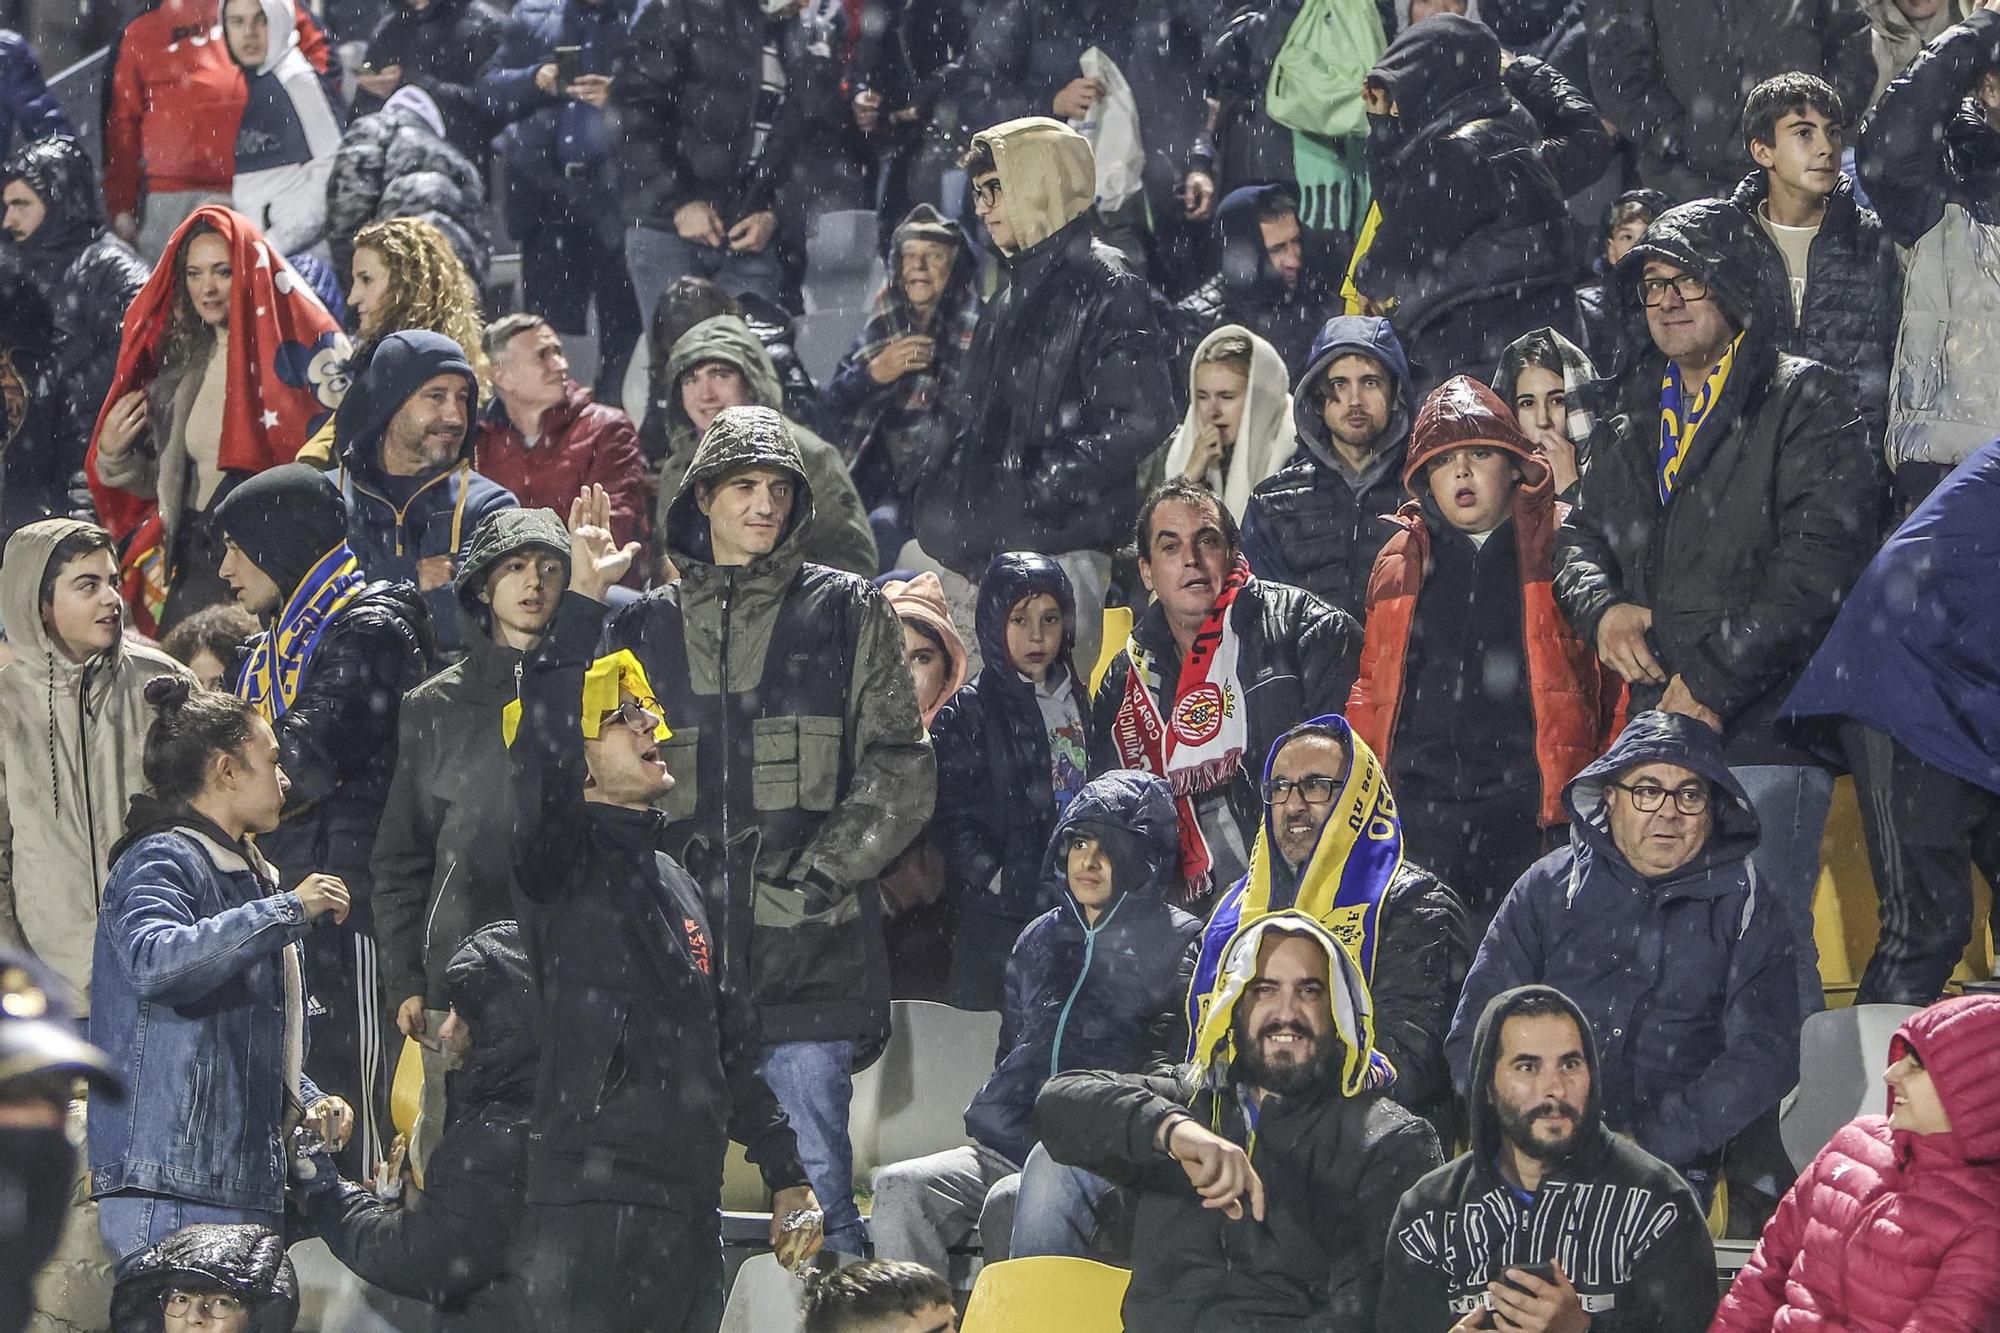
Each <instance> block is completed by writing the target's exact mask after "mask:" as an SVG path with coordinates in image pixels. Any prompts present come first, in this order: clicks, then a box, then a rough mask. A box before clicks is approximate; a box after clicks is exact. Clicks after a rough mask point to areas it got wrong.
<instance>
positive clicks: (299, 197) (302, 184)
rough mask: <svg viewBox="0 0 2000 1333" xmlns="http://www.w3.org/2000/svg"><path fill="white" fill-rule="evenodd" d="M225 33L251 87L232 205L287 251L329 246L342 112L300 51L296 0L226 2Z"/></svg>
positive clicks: (281, 250) (238, 145)
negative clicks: (329, 197) (330, 187)
mask: <svg viewBox="0 0 2000 1333" xmlns="http://www.w3.org/2000/svg"><path fill="white" fill-rule="evenodd" d="M222 32H223V37H224V38H225V40H226V41H227V42H228V44H229V56H230V58H231V59H232V60H234V61H235V62H236V63H237V64H238V65H240V66H241V67H242V69H243V77H244V81H245V85H246V87H247V88H248V90H249V100H248V101H247V102H245V103H244V106H243V118H242V120H241V121H240V122H238V124H237V129H236V180H235V183H234V185H233V186H232V187H231V191H230V206H231V207H233V208H234V209H235V210H236V211H237V212H239V213H241V214H243V216H245V217H247V218H249V219H250V220H251V221H252V222H254V223H256V224H257V229H258V230H259V231H261V232H263V233H264V239H265V240H267V241H269V242H270V243H271V247H272V248H273V249H275V250H276V251H277V252H278V253H279V254H281V255H295V254H300V253H303V252H305V251H308V250H315V251H317V250H322V249H323V247H322V246H321V241H322V239H323V238H324V237H325V235H326V184H327V178H328V177H330V176H331V175H332V174H333V156H334V154H335V153H336V152H338V151H339V150H340V117H339V114H338V113H337V112H335V110H334V108H333V99H332V98H331V97H329V96H328V95H327V91H326V85H325V84H323V83H321V82H320V77H319V71H318V70H316V69H314V68H313V67H312V62H311V61H309V60H307V59H306V58H305V56H304V54H303V53H302V52H301V51H300V50H299V33H298V27H297V24H296V21H295V19H294V18H293V14H292V0H222Z"/></svg>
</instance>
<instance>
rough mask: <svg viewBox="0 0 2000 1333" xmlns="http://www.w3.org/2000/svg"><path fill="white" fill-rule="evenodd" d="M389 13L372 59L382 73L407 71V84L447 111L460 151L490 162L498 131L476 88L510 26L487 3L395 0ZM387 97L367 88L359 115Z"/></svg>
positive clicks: (371, 46) (373, 40) (373, 42)
mask: <svg viewBox="0 0 2000 1333" xmlns="http://www.w3.org/2000/svg"><path fill="white" fill-rule="evenodd" d="M390 3H391V5H392V8H391V9H390V11H389V14H388V16H387V17H386V18H384V19H383V20H382V22H381V23H380V24H379V25H378V26H377V27H376V29H375V35H374V36H372V37H370V38H369V39H368V59H369V60H370V61H372V62H374V64H375V67H376V68H378V69H380V68H383V67H385V66H388V65H401V66H402V67H403V86H404V87H414V88H421V89H423V90H424V91H425V92H427V93H429V94H430V95H431V100H432V101H433V102H436V103H437V105H438V110H439V111H441V112H443V113H444V127H445V133H446V134H447V135H449V136H450V137H451V142H452V144H453V146H455V147H456V148H457V149H458V151H459V152H461V153H463V154H465V155H466V156H467V157H468V158H470V159H471V160H472V161H474V162H481V163H483V162H485V161H486V159H487V155H488V147H487V142H486V141H487V138H488V137H489V136H490V135H491V134H492V132H493V129H494V128H495V127H494V126H493V125H491V124H490V123H489V122H488V121H487V118H486V106H485V103H484V102H483V101H482V100H481V98H480V96H479V91H478V89H477V87H476V86H475V85H476V84H477V82H478V79H479V72H480V70H481V69H483V68H485V65H486V62H487V61H488V60H490V59H492V58H493V53H494V52H495V51H497V50H499V49H500V30H501V25H502V24H503V23H504V22H505V20H504V19H502V18H501V17H500V11H499V10H497V9H495V8H494V7H493V6H492V5H489V4H487V3H486V0H430V2H429V3H428V4H427V5H425V6H423V7H422V8H418V7H416V6H415V5H412V4H411V3H410V0H390ZM382 104H383V99H381V98H379V97H375V96H373V95H372V94H370V93H369V92H368V91H367V90H365V89H363V90H362V91H361V92H359V93H357V94H356V95H355V98H354V114H355V115H356V116H363V115H366V114H368V113H369V112H371V111H380V110H381V109H382Z"/></svg>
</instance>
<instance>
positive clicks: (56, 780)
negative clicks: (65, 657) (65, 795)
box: [48, 663, 62, 819]
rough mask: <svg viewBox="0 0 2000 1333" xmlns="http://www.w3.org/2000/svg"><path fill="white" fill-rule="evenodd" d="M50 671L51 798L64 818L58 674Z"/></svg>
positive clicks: (52, 668)
mask: <svg viewBox="0 0 2000 1333" xmlns="http://www.w3.org/2000/svg"><path fill="white" fill-rule="evenodd" d="M49 665H50V670H49V673H48V675H49V797H50V799H51V800H53V801H54V802H55V807H56V810H55V817H56V818H57V819H61V818H62V779H61V778H60V777H59V776H58V775H57V773H56V673H55V670H54V666H55V664H54V663H50V664H49Z"/></svg>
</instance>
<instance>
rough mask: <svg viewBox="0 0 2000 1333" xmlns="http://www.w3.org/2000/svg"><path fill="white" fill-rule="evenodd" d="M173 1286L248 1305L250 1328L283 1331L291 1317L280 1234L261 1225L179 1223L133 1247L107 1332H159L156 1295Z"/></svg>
mask: <svg viewBox="0 0 2000 1333" xmlns="http://www.w3.org/2000/svg"><path fill="white" fill-rule="evenodd" d="M174 1287H183V1288H185V1289H187V1290H191V1291H224V1292H227V1293H229V1294H230V1295H232V1296H235V1297H236V1298H237V1299H239V1300H241V1301H243V1302H244V1303H245V1304H246V1305H248V1306H249V1307H250V1324H249V1331H250V1333H291V1331H292V1326H293V1325H294V1324H295V1323H297V1321H298V1317H299V1280H298V1275H297V1274H295V1273H294V1272H293V1271H292V1261H291V1260H290V1259H288V1258H286V1257H285V1239H284V1237H282V1236H280V1235H278V1234H277V1233H276V1232H274V1231H269V1230H267V1229H265V1228H263V1227H253V1226H215V1225H211V1224H208V1223H202V1224H200V1225H197V1226H191V1227H183V1228H182V1229H181V1230H179V1231H176V1232H175V1233H174V1234H173V1235H171V1236H168V1237H167V1238H166V1239H165V1240H163V1241H161V1242H160V1243H159V1244H157V1245H155V1246H153V1247H152V1248H151V1249H149V1250H147V1251H145V1252H144V1253H142V1254H140V1255H138V1256H137V1257H136V1258H134V1259H133V1260H132V1264H131V1267H130V1268H129V1269H127V1270H126V1272H125V1274H124V1276H123V1277H121V1278H120V1279H119V1282H118V1289H117V1291H116V1293H115V1294H114V1295H113V1296H112V1298H111V1328H112V1333H163V1331H164V1329H165V1327H166V1314H165V1312H164V1311H163V1310H162V1309H161V1308H160V1300H161V1298H162V1297H164V1296H165V1295H166V1294H167V1292H168V1291H169V1290H171V1289H172V1288H174Z"/></svg>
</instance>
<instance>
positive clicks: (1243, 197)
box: [1174, 185, 1342, 376]
mask: <svg viewBox="0 0 2000 1333" xmlns="http://www.w3.org/2000/svg"><path fill="white" fill-rule="evenodd" d="M1215 230H1216V234H1217V235H1218V236H1220V237H1221V239H1222V270H1221V272H1219V273H1217V274H1216V275H1215V276H1214V277H1212V278H1210V279H1209V280H1208V281H1207V282H1205V283H1203V284H1202V285H1201V286H1199V287H1197V288H1195V290H1194V291H1193V292H1191V293H1189V294H1188V295H1187V296H1186V297H1184V298H1183V299H1182V300H1181V302H1180V304H1179V305H1177V306H1175V307H1174V310H1175V313H1176V314H1177V315H1178V316H1179V318H1180V327H1179V328H1178V329H1177V330H1176V332H1177V333H1178V334H1179V335H1180V342H1181V344H1182V348H1183V354H1182V355H1177V356H1176V357H1175V361H1176V362H1177V363H1184V362H1185V361H1186V359H1187V358H1186V355H1185V352H1186V351H1191V350H1192V349H1193V347H1194V346H1195V344H1197V343H1199V342H1200V341H1201V340H1202V338H1203V337H1204V336H1205V335H1207V334H1209V333H1212V332H1214V331H1215V330H1216V329H1219V328H1221V327H1222V326H1223V325H1225V324H1241V325H1242V326H1243V327H1245V328H1247V329H1249V330H1251V331H1252V332H1253V333H1255V334H1257V335H1258V336H1259V337H1261V338H1263V339H1264V340H1265V341H1266V342H1268V343H1270V344H1271V346H1273V347H1275V348H1277V349H1278V355H1279V356H1282V357H1283V358H1285V369H1286V371H1287V373H1289V374H1291V375H1293V376H1296V375H1298V373H1299V372H1300V371H1302V370H1304V369H1305V368H1306V359H1307V357H1308V356H1309V355H1310V353H1311V350H1312V342H1313V337H1314V335H1315V334H1317V333H1318V332H1319V330H1320V325H1322V324H1323V323H1325V322H1326V317H1327V315H1328V314H1329V313H1330V312H1332V311H1333V310H1335V309H1337V308H1338V305H1339V302H1340V284H1339V280H1338V279H1337V278H1336V277H1334V276H1333V275H1334V274H1335V273H1336V272H1338V270H1339V269H1340V268H1341V267H1342V265H1340V264H1338V263H1327V262H1323V260H1324V259H1325V258H1326V257H1325V256H1322V255H1321V254H1320V252H1319V242H1318V241H1317V240H1315V241H1313V242H1311V243H1310V245H1309V244H1308V241H1307V239H1306V235H1305V232H1304V230H1303V228H1301V227H1300V225H1299V208H1298V202H1297V200H1295V199H1294V198H1293V197H1292V195H1291V193H1290V192H1289V191H1287V190H1286V189H1285V188H1284V187H1283V186H1281V185H1246V186H1244V187H1243V188H1241V189H1239V190H1231V191H1230V192H1229V193H1228V194H1227V195H1225V196H1223V199H1222V203H1221V205H1220V206H1218V207H1217V208H1216V210H1215Z"/></svg>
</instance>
